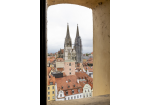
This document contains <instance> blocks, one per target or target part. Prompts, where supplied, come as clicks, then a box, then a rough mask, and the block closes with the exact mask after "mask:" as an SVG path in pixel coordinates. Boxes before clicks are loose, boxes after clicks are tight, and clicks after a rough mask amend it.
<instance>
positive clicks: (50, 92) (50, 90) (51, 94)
mask: <svg viewBox="0 0 149 105" xmlns="http://www.w3.org/2000/svg"><path fill="white" fill-rule="evenodd" d="M47 100H48V101H54V100H55V77H53V76H52V75H50V78H49V79H48V86H47Z"/></svg>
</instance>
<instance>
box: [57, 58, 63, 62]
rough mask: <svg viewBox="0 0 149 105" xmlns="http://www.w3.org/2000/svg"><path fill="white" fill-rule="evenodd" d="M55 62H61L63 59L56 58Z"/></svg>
mask: <svg viewBox="0 0 149 105" xmlns="http://www.w3.org/2000/svg"><path fill="white" fill-rule="evenodd" d="M56 61H57V62H63V61H64V59H63V58H57V59H56Z"/></svg>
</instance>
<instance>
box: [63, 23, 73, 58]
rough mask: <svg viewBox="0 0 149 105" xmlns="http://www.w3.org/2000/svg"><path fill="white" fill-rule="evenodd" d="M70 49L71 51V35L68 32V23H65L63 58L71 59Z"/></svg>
mask: <svg viewBox="0 0 149 105" xmlns="http://www.w3.org/2000/svg"><path fill="white" fill-rule="evenodd" d="M71 51H72V42H71V37H70V33H69V25H68V23H67V32H66V37H65V43H64V56H63V59H64V60H69V59H71Z"/></svg>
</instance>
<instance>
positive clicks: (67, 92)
mask: <svg viewBox="0 0 149 105" xmlns="http://www.w3.org/2000/svg"><path fill="white" fill-rule="evenodd" d="M66 95H68V91H66ZM68 100H69V97H68Z"/></svg>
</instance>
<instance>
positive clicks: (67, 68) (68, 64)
mask: <svg viewBox="0 0 149 105" xmlns="http://www.w3.org/2000/svg"><path fill="white" fill-rule="evenodd" d="M64 72H65V74H66V75H67V76H68V75H75V61H73V60H65V62H64Z"/></svg>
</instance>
